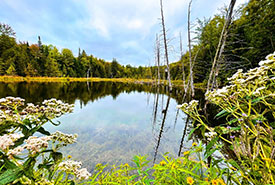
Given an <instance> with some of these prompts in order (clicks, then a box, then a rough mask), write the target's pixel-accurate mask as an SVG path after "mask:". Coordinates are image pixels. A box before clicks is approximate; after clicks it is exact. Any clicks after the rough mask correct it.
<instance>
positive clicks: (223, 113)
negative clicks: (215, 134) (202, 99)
mask: <svg viewBox="0 0 275 185" xmlns="http://www.w3.org/2000/svg"><path fill="white" fill-rule="evenodd" d="M228 114H230V112H227V111H226V110H222V111H221V112H219V113H218V114H217V115H216V116H215V117H214V118H221V117H224V116H226V115H228Z"/></svg>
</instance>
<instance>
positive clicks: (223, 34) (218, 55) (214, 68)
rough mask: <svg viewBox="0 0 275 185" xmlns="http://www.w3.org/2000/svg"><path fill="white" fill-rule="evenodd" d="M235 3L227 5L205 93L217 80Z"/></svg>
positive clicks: (234, 1)
mask: <svg viewBox="0 0 275 185" xmlns="http://www.w3.org/2000/svg"><path fill="white" fill-rule="evenodd" d="M235 3H236V0H231V2H230V4H229V8H228V12H227V15H226V20H225V23H224V26H223V29H222V32H221V36H220V39H219V44H218V47H217V50H216V54H215V57H214V61H213V64H212V68H211V71H210V74H209V79H208V82H207V91H209V90H210V89H212V88H213V87H214V85H215V83H216V82H215V81H216V80H215V79H217V76H218V71H219V61H220V58H221V55H222V53H223V50H224V46H225V42H226V37H227V33H228V29H229V26H230V23H231V19H232V13H233V8H234V5H235ZM214 75H215V76H214Z"/></svg>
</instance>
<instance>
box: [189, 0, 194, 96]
mask: <svg viewBox="0 0 275 185" xmlns="http://www.w3.org/2000/svg"><path fill="white" fill-rule="evenodd" d="M191 4H192V0H191V1H190V2H189V6H188V48H189V67H190V72H189V79H190V82H189V83H190V88H191V94H192V97H194V96H195V91H194V80H193V61H192V51H191V49H192V48H191V47H192V45H191V33H190V29H191V28H190V14H191ZM188 81H189V80H188ZM187 88H188V87H187Z"/></svg>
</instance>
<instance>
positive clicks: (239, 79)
mask: <svg viewBox="0 0 275 185" xmlns="http://www.w3.org/2000/svg"><path fill="white" fill-rule="evenodd" d="M274 69H275V52H274V53H273V54H270V55H268V56H267V57H266V60H264V61H261V62H259V67H256V68H253V69H250V70H249V71H247V72H246V73H243V70H242V69H239V70H238V71H237V72H236V73H235V74H234V75H233V76H232V77H231V78H228V80H229V84H230V85H228V86H225V87H223V88H221V89H217V90H213V91H208V92H206V94H205V96H206V99H207V100H209V101H210V102H213V103H219V102H228V101H230V100H235V99H237V98H238V97H242V96H243V95H249V96H255V97H259V96H262V95H263V94H262V92H263V90H265V89H266V86H267V84H269V83H270V82H272V81H273V82H274V80H275V78H274ZM270 74H273V76H272V75H270ZM268 96H275V94H274V92H273V93H269V94H268Z"/></svg>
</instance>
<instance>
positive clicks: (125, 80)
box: [0, 76, 205, 89]
mask: <svg viewBox="0 0 275 185" xmlns="http://www.w3.org/2000/svg"><path fill="white" fill-rule="evenodd" d="M87 81H88V82H123V83H147V84H148V83H151V84H156V83H157V82H156V80H155V79H133V78H95V77H94V78H88V79H87V78H73V77H23V76H0V82H8V83H10V82H87ZM160 83H161V84H168V81H167V80H160ZM172 84H173V85H174V86H178V87H179V86H182V87H183V81H182V80H172ZM194 85H195V88H197V89H204V88H205V85H204V84H203V83H197V84H194Z"/></svg>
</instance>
